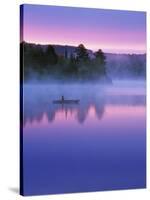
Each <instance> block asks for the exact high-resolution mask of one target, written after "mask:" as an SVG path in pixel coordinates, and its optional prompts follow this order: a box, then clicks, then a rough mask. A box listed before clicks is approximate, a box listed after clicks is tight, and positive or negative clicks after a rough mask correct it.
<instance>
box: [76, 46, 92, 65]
mask: <svg viewBox="0 0 150 200" xmlns="http://www.w3.org/2000/svg"><path fill="white" fill-rule="evenodd" d="M75 52H76V59H77V61H78V62H86V61H88V60H89V55H88V51H87V49H86V48H85V47H84V45H83V44H80V45H79V46H78V47H77V48H76V51H75Z"/></svg>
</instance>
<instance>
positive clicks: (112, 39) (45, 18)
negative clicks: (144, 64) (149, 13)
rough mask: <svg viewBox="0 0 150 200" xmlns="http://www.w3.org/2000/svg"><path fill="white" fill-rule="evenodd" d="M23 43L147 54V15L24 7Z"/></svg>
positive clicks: (85, 9) (141, 13)
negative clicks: (80, 45) (81, 45)
mask: <svg viewBox="0 0 150 200" xmlns="http://www.w3.org/2000/svg"><path fill="white" fill-rule="evenodd" d="M21 29H22V30H23V38H22V40H24V41H26V42H30V43H38V44H60V45H73V46H78V45H79V44H81V43H82V44H84V46H85V47H86V48H88V49H91V50H93V51H97V50H98V49H102V50H103V51H104V52H110V53H137V54H140V53H141V54H142V53H146V13H145V12H141V11H121V10H104V9H91V8H73V7H61V6H45V5H30V4H25V5H23V23H22V24H21Z"/></svg>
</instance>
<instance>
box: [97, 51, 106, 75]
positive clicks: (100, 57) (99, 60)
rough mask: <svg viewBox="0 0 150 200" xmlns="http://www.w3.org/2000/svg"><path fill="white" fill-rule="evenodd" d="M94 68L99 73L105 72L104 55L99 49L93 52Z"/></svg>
mask: <svg viewBox="0 0 150 200" xmlns="http://www.w3.org/2000/svg"><path fill="white" fill-rule="evenodd" d="M94 55H95V65H96V69H97V70H98V72H99V73H100V74H101V75H104V74H106V68H105V64H106V57H105V55H104V53H103V51H102V50H101V49H99V50H98V51H97V52H95V53H94Z"/></svg>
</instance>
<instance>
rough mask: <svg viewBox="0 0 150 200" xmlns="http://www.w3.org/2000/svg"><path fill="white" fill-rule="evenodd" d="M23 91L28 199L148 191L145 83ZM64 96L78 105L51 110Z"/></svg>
mask: <svg viewBox="0 0 150 200" xmlns="http://www.w3.org/2000/svg"><path fill="white" fill-rule="evenodd" d="M23 89H24V122H23V127H24V133H23V137H24V165H25V168H24V174H25V176H24V184H25V194H27V195H30V194H38V193H39V194H48V193H64V192H80V191H82V192H83V191H97V190H106V189H107V190H113V189H128V188H140V187H145V181H146V180H145V177H146V175H145V174H146V164H145V162H146V111H145V110H146V108H145V106H146V85H145V81H143V80H138V81H137V80H131V79H130V80H122V81H121V80H117V79H116V80H114V81H113V83H112V84H101V83H100V82H94V83H92V82H89V83H88V82H86V83H73V82H71V83H64V84H62V83H56V82H54V81H51V82H46V83H41V82H40V81H39V82H30V83H26V84H24V86H23ZM62 95H63V96H64V98H65V99H79V100H80V102H79V103H78V104H53V100H59V99H61V96H62Z"/></svg>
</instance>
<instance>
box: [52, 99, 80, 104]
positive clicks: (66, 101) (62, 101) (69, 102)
mask: <svg viewBox="0 0 150 200" xmlns="http://www.w3.org/2000/svg"><path fill="white" fill-rule="evenodd" d="M79 101H80V100H79V99H77V100H54V101H53V103H54V104H78V103H79Z"/></svg>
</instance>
